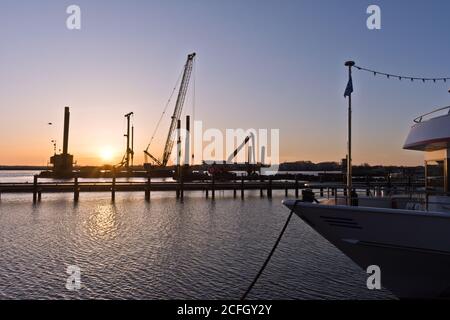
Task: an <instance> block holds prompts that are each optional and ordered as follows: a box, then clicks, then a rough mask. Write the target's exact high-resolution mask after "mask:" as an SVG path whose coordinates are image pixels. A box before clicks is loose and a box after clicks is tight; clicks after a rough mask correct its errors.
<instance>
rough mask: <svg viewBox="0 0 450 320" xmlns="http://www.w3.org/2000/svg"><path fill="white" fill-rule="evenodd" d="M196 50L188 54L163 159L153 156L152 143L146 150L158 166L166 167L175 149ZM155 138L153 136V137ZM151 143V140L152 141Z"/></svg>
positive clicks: (147, 154) (145, 152)
mask: <svg viewBox="0 0 450 320" xmlns="http://www.w3.org/2000/svg"><path fill="white" fill-rule="evenodd" d="M195 55H196V54H195V52H194V53H191V54H189V55H188V56H187V60H186V64H185V65H184V71H183V76H182V79H181V84H180V89H179V91H178V96H177V101H176V103H175V109H174V111H173V115H172V117H171V118H172V120H171V123H170V127H169V133H168V134H167V139H166V144H165V146H164V152H163V156H162V159H161V160H158V159H157V158H156V157H155V156H153V155H152V154H151V153H150V152H149V151H148V149H149V148H150V144H149V145H148V146H147V148H146V149H145V150H144V154H145V156H149V157H150V158H151V159H152V160H153V161H154V162H155V163H156V164H157V165H158V166H161V167H165V166H167V163H168V162H169V158H170V155H171V153H172V149H173V144H174V140H173V135H174V132H175V130H176V128H177V122H178V120H179V119H180V116H181V111H182V110H183V104H184V100H185V98H186V93H187V90H188V87H189V80H190V78H191V74H192V68H193V65H194V58H195ZM152 139H153V137H152ZM150 143H151V141H150Z"/></svg>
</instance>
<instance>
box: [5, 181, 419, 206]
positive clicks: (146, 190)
mask: <svg viewBox="0 0 450 320" xmlns="http://www.w3.org/2000/svg"><path fill="white" fill-rule="evenodd" d="M421 186H422V184H419V183H411V182H409V183H389V184H387V183H384V182H374V183H355V184H354V186H353V189H354V190H356V191H358V192H365V194H366V195H379V194H381V192H382V191H383V190H387V188H390V189H395V190H403V191H414V190H416V189H417V188H418V187H421ZM304 189H312V190H313V191H315V192H316V194H317V196H320V197H335V196H337V195H338V194H339V195H344V196H346V195H347V189H346V186H345V184H343V183H320V182H315V183H305V182H303V181H302V182H300V181H299V180H298V179H296V180H293V181H292V180H291V181H287V180H283V181H280V180H273V179H271V178H265V179H261V180H254V179H252V180H247V179H246V177H244V176H243V177H240V178H239V179H236V180H233V181H215V180H214V179H212V180H210V181H198V182H183V181H178V182H177V181H174V182H161V181H152V179H151V178H147V179H146V181H142V182H132V181H117V180H116V179H115V178H112V179H111V181H109V182H97V181H89V182H80V181H79V179H78V178H74V179H72V180H70V181H66V182H39V178H38V177H37V176H35V177H34V181H33V183H0V199H1V195H2V194H11V193H14V194H20V193H22V194H23V193H28V194H30V195H32V197H33V198H32V199H33V203H37V202H39V201H41V199H42V195H43V194H49V193H73V199H74V201H78V200H79V198H80V193H86V192H110V193H111V199H112V200H113V201H114V200H115V195H116V193H117V192H142V193H143V195H144V197H145V200H147V201H150V199H151V193H152V192H173V193H175V194H176V197H177V198H183V197H184V193H185V192H189V191H202V192H204V194H205V197H206V198H209V197H211V198H212V199H214V198H215V195H216V192H217V191H232V192H233V196H234V197H237V196H238V194H239V195H240V197H241V198H242V199H244V196H245V191H249V190H259V193H260V196H261V197H263V196H267V197H268V198H271V197H272V192H273V191H274V190H278V191H280V190H281V191H284V194H285V196H286V197H288V196H292V197H296V198H298V197H299V195H300V192H301V191H302V190H304Z"/></svg>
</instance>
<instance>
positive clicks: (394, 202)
mask: <svg viewBox="0 0 450 320" xmlns="http://www.w3.org/2000/svg"><path fill="white" fill-rule="evenodd" d="M400 196H404V197H400ZM431 196H443V197H450V193H448V192H433V191H411V192H403V193H396V192H393V193H388V194H385V195H384V196H377V195H372V194H371V195H370V196H367V195H366V196H360V195H358V193H357V195H356V196H353V195H352V196H351V197H349V196H347V195H337V194H335V195H334V196H333V197H328V200H334V202H335V203H334V204H347V203H348V200H350V202H351V203H352V205H353V206H369V207H375V208H376V207H378V206H377V204H381V203H386V201H389V202H390V204H391V206H392V209H402V208H401V207H399V205H400V204H401V203H403V204H404V205H405V208H403V209H407V210H418V209H417V208H416V207H415V206H414V205H415V204H417V205H421V206H422V207H421V210H423V211H429V209H430V206H431V205H439V206H443V207H445V208H446V210H450V201H439V200H432V201H430V197H431ZM367 201H369V202H371V204H372V205H367ZM408 206H409V207H410V208H408Z"/></svg>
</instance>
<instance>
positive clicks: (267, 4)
mask: <svg viewBox="0 0 450 320" xmlns="http://www.w3.org/2000/svg"><path fill="white" fill-rule="evenodd" d="M71 4H76V5H78V6H80V7H81V12H82V27H81V30H68V29H67V28H66V19H67V17H68V14H67V13H66V8H67V7H68V6H69V5H71ZM370 4H377V5H379V6H380V7H381V14H382V20H381V21H382V22H381V23H382V28H381V30H368V29H367V27H366V19H367V17H368V14H367V13H366V9H367V7H368V6H369V5H370ZM448 12H450V2H449V1H445V0H442V1H440V0H432V1H406V0H405V1H401V0H396V1H362V0H349V1H334V0H328V1H325V0H314V1H313V0H311V1H302V0H298V1H268V0H267V1H266V0H258V1H257V0H245V1H242V0H226V1H225V0H223V1H207V0H189V1H186V0H183V1H181V0H180V1H162V0H161V1H150V0H149V1H139V0H136V1H130V0H127V1H125V0H123V1H106V0H105V1H101V0H98V1H83V0H71V1H61V0H58V1H56V0H55V1H34V0H33V1H32V0H29V1H23V0H1V1H0V24H1V27H0V38H1V39H2V46H1V48H0V87H1V92H2V94H1V95H0V108H1V109H0V137H1V138H0V150H1V152H0V165H13V164H23V165H25V164H26V165H43V164H46V163H47V161H48V159H49V157H50V156H51V155H52V153H53V147H52V144H51V142H50V141H51V140H52V139H56V140H57V141H58V148H60V147H61V145H62V121H63V111H64V110H63V109H64V106H66V105H67V106H70V107H71V128H70V145H69V152H70V153H72V154H74V155H75V159H76V160H77V161H78V164H83V165H85V164H102V162H104V159H101V157H102V155H103V156H105V153H112V154H113V157H114V161H119V160H120V158H121V156H122V153H123V151H124V150H125V140H124V137H123V134H124V133H125V119H124V117H123V115H124V114H125V113H128V112H130V111H134V113H135V118H134V124H135V130H136V131H135V133H136V138H135V150H136V162H137V163H140V162H142V161H143V153H142V150H144V149H145V147H146V145H147V143H148V142H149V140H150V137H151V134H152V132H153V130H154V128H155V126H156V123H157V121H158V119H159V117H160V115H161V113H162V110H163V108H164V105H165V103H166V101H167V99H168V98H169V95H170V93H171V91H172V88H173V86H174V84H175V82H176V80H177V78H178V76H179V74H180V72H181V69H182V67H183V64H184V62H185V60H186V55H187V54H188V53H190V52H194V51H195V52H197V60H196V70H195V83H196V91H195V92H196V95H195V98H196V99H195V102H196V103H195V119H196V120H202V121H203V126H204V127H205V128H218V129H221V130H225V129H227V128H244V129H247V128H256V129H259V128H267V129H272V128H275V129H280V154H281V160H282V161H295V160H311V161H314V162H319V161H339V160H340V159H341V158H343V157H344V156H345V152H346V117H347V113H346V112H347V109H346V105H347V103H346V100H345V99H344V97H343V92H344V89H345V86H346V83H347V73H346V72H347V71H346V69H345V67H344V62H345V61H346V60H349V59H353V60H355V61H356V63H357V64H358V65H360V66H364V67H368V68H373V69H378V70H380V71H386V72H391V73H398V74H406V75H411V76H416V75H417V76H426V77H446V76H450V64H449V56H450V42H449V41H448V37H449V30H450V20H449V19H448ZM353 85H354V90H355V91H354V95H353V97H354V99H353V103H354V106H353V108H354V111H353V119H354V127H353V130H354V131H353V132H354V146H353V148H354V154H353V161H354V163H364V162H367V163H370V164H399V165H400V164H403V165H415V164H421V163H422V154H421V153H420V152H413V151H404V150H402V145H403V142H404V140H405V138H406V135H407V133H408V130H409V127H410V126H411V124H412V119H413V118H415V117H416V116H418V115H420V114H422V113H425V112H428V111H431V110H432V109H434V108H435V107H438V106H445V105H450V94H449V93H448V92H447V91H448V89H449V88H450V83H436V84H433V83H426V84H423V83H420V82H414V83H411V82H408V81H399V80H393V79H391V80H387V79H385V78H382V77H379V76H378V77H374V76H373V75H370V74H368V73H363V72H361V71H357V70H355V71H354V77H353ZM192 100H193V99H192V91H191V92H190V93H189V94H188V99H187V101H186V104H185V107H184V112H183V114H184V115H185V114H191V115H192V114H193V107H192V105H193V101H192ZM172 110H173V104H172V105H171V106H170V107H169V111H168V113H171V112H172ZM168 118H169V115H166V117H165V121H164V122H163V124H162V127H161V129H160V131H159V135H158V137H157V141H156V144H155V148H154V149H153V151H152V153H155V154H161V152H162V150H161V145H162V143H163V140H164V138H165V136H166V134H167V130H168V120H169V119H168ZM49 122H52V123H53V124H54V125H52V126H49V125H48V123H49Z"/></svg>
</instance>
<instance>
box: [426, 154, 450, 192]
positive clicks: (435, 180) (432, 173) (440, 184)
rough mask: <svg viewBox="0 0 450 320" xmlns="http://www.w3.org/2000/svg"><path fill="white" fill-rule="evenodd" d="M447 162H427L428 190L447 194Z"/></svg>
mask: <svg viewBox="0 0 450 320" xmlns="http://www.w3.org/2000/svg"><path fill="white" fill-rule="evenodd" d="M445 180H446V179H445V161H444V160H437V161H427V162H426V186H427V188H429V189H431V190H434V191H439V192H445V191H446V190H445V189H446V188H445Z"/></svg>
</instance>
